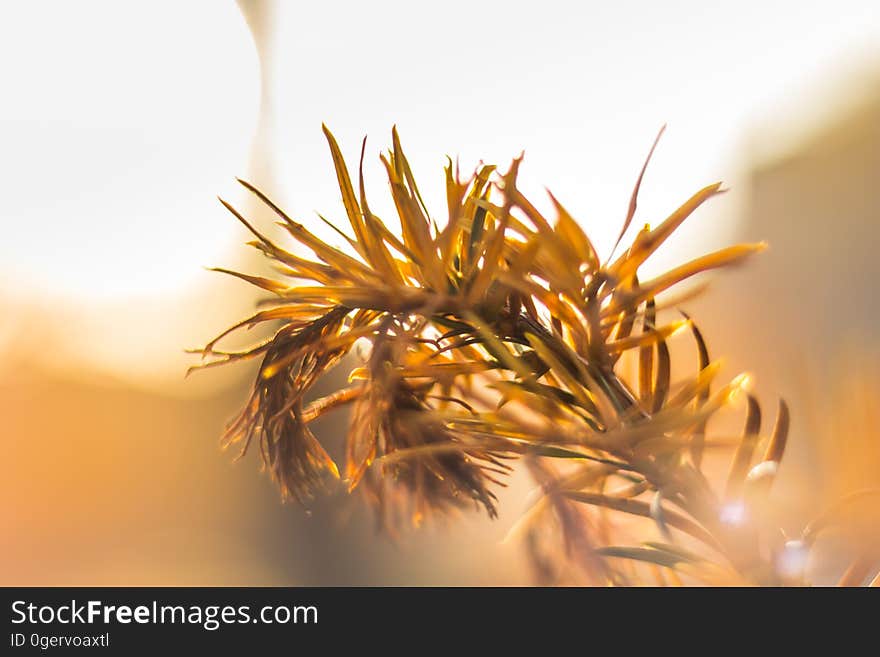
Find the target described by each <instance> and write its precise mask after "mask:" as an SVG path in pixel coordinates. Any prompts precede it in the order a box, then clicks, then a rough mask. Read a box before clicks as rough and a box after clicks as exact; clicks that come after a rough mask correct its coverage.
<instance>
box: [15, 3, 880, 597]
mask: <svg viewBox="0 0 880 657" xmlns="http://www.w3.org/2000/svg"><path fill="white" fill-rule="evenodd" d="M0 54H2V57H0V71H2V75H0V80H2V85H3V99H4V101H3V103H2V105H0V174H2V175H0V181H2V182H0V196H2V204H0V226H2V238H0V418H2V420H0V448H2V451H3V454H4V458H3V459H2V461H0V499H2V502H0V526H2V532H0V556H2V559H0V584H6V585H11V584H32V585H39V584H43V585H47V584H58V585H64V584H94V585H100V584H132V585H134V584H155V585H161V584H168V585H175V584H179V585H187V584H203V585H221V584H229V585H236V584H237V585H247V584H251V585H269V584H274V585H324V584H328V585H329V584H338V585H361V584H372V585H394V584H412V585H421V584H444V585H450V584H451V585H458V584H476V585H482V584H526V583H528V582H529V581H530V573H529V571H528V568H527V566H526V564H525V561H524V559H523V555H522V554H521V552H520V549H519V547H518V546H516V545H510V544H506V543H503V542H502V540H501V539H502V538H503V537H504V535H505V533H506V532H507V530H508V529H509V528H510V526H511V525H512V523H513V522H514V521H515V519H516V518H517V517H518V515H519V514H520V513H521V512H522V510H523V508H524V504H525V499H526V495H527V492H528V482H527V480H526V478H525V477H524V476H523V475H521V474H518V475H516V476H515V477H514V479H513V481H512V485H511V486H510V488H509V489H508V490H507V491H506V492H505V493H504V494H503V495H502V500H501V517H500V518H499V519H498V520H496V521H491V522H490V521H489V520H486V519H485V518H483V517H481V516H479V515H477V514H465V515H464V517H462V518H460V519H456V520H455V521H454V522H452V523H451V526H449V527H445V526H443V525H442V524H440V525H435V526H429V527H428V528H425V529H421V530H419V531H418V532H413V533H409V534H405V535H404V536H402V537H401V538H400V539H399V540H398V541H397V542H391V541H389V540H388V539H386V538H385V537H383V536H380V535H378V534H377V533H376V531H375V529H374V526H373V522H372V518H371V517H370V514H369V513H368V512H367V510H366V509H364V508H363V507H362V506H361V505H360V504H359V503H358V500H357V499H348V498H345V497H344V496H342V495H334V496H331V497H330V498H329V499H326V500H320V501H318V502H316V503H315V505H314V506H313V507H312V509H311V510H310V511H311V512H310V513H307V512H306V511H304V510H303V509H300V508H298V507H296V506H293V505H290V506H284V505H282V504H281V503H280V502H279V500H278V496H277V494H276V491H275V489H274V487H273V486H272V484H271V482H270V481H269V479H268V477H267V476H266V475H264V474H261V473H260V472H259V464H258V460H257V459H256V458H251V456H254V455H251V456H248V457H247V458H245V459H244V461H243V462H237V463H234V462H233V459H232V456H233V455H231V454H224V453H221V452H220V450H219V447H218V438H219V436H220V434H221V432H222V428H223V425H224V424H225V422H226V420H228V419H229V418H230V417H231V416H232V415H233V414H234V413H235V412H236V411H237V410H238V408H239V405H240V404H241V403H242V402H243V401H244V398H245V394H246V391H247V389H248V387H249V384H250V378H251V376H252V374H253V372H252V370H251V369H249V367H248V366H246V365H244V366H235V367H231V368H228V369H225V368H221V369H220V370H213V371H212V372H210V373H196V374H194V375H192V376H190V377H189V378H187V379H184V376H183V374H184V372H185V370H186V368H187V367H188V366H189V365H192V364H193V363H194V362H195V360H196V359H195V358H194V357H192V356H189V355H187V354H185V353H184V351H183V350H184V348H187V347H195V346H201V345H202V344H204V343H205V342H206V341H207V340H208V339H210V338H211V337H213V336H214V335H215V334H216V333H218V332H219V331H220V330H221V329H222V328H225V326H226V325H228V324H230V323H232V322H233V321H235V320H236V319H239V318H241V317H242V316H244V313H246V312H247V311H248V310H249V309H250V308H251V307H252V305H253V303H254V301H255V299H256V297H255V295H254V294H253V293H252V292H251V290H250V289H248V286H246V285H245V284H243V283H241V282H239V281H236V280H233V279H227V278H224V277H223V276H221V275H218V274H213V273H210V272H206V271H204V269H203V267H204V266H215V265H218V266H225V267H230V268H243V269H245V270H257V269H258V268H259V267H260V263H259V262H258V261H257V259H256V257H255V256H254V255H252V254H250V253H249V252H248V250H247V249H246V247H244V246H243V245H242V243H243V242H244V241H245V238H246V235H245V233H244V231H243V229H242V228H241V227H240V225H239V224H237V222H235V221H234V220H233V219H232V217H231V216H229V215H228V214H227V213H226V212H225V211H224V210H223V208H222V207H221V206H220V204H219V203H217V201H216V199H215V196H216V195H218V194H220V195H222V196H223V197H224V198H226V199H227V200H229V201H231V202H233V203H234V204H236V205H238V206H239V207H240V208H242V209H243V210H244V211H245V214H246V215H247V216H249V217H251V218H253V219H254V221H255V223H257V224H260V225H261V226H271V218H270V217H268V216H266V214H265V211H264V210H263V209H262V208H260V207H258V206H257V205H256V204H254V203H253V202H252V201H251V199H249V198H247V197H246V196H244V195H243V194H242V193H241V192H240V191H239V190H238V189H237V188H236V185H235V184H234V177H235V176H243V177H246V178H248V179H249V180H251V181H252V182H254V183H255V184H257V186H259V187H261V188H262V189H264V190H265V191H266V192H268V193H269V195H270V196H272V197H273V198H275V199H276V200H277V201H278V202H279V204H280V205H281V206H282V207H285V208H286V209H287V210H288V211H289V213H290V214H291V215H293V216H296V217H297V218H298V219H299V220H300V221H303V222H304V223H308V224H309V226H310V228H314V230H315V231H316V232H318V233H321V231H322V224H321V223H320V222H319V221H318V220H317V215H316V212H317V211H319V212H321V213H322V214H323V215H324V216H327V217H329V218H331V219H333V218H338V217H339V216H341V214H342V207H341V203H340V200H339V198H338V191H337V189H336V187H335V182H334V176H333V173H332V162H331V160H330V156H329V153H328V152H327V149H326V143H325V142H324V139H323V135H322V134H321V123H322V121H323V122H326V123H327V125H328V126H329V127H330V128H331V129H332V130H333V131H334V133H335V134H336V137H337V139H338V140H339V142H340V144H341V145H342V148H343V151H344V153H345V155H346V157H347V159H348V161H349V163H350V164H353V163H354V162H356V158H357V156H358V154H359V149H360V140H361V139H362V138H363V136H364V135H367V136H368V142H367V154H368V158H367V163H366V177H367V187H368V189H370V188H372V189H373V190H374V191H373V195H372V197H371V199H370V203H371V206H372V207H373V208H374V210H376V211H377V213H378V214H380V215H383V216H387V215H389V214H391V213H390V212H389V211H388V210H389V208H390V207H391V204H390V199H388V198H385V197H386V196H387V195H386V194H384V191H385V184H384V182H383V179H382V171H381V164H380V163H379V160H378V153H379V151H380V150H381V149H384V148H386V147H387V146H388V145H389V142H390V129H391V126H392V125H393V124H397V125H398V127H399V129H400V132H401V136H402V139H403V142H404V146H405V147H406V148H407V153H408V156H409V158H410V161H411V163H412V166H413V169H414V170H415V172H416V175H417V177H418V178H419V179H420V187H421V189H422V192H423V194H424V196H425V197H426V202H427V203H428V206H429V207H437V208H444V207H445V196H444V187H443V176H442V166H443V164H444V161H445V159H444V158H445V156H446V155H449V156H451V157H453V158H455V157H458V158H459V159H460V162H461V166H462V171H463V172H467V171H470V170H471V169H472V168H473V167H474V166H475V165H476V164H477V163H478V162H479V161H480V160H481V159H482V160H484V161H487V162H492V163H497V164H499V165H501V166H502V168H503V167H504V166H506V165H507V163H509V161H510V159H511V158H512V157H514V156H516V155H517V154H519V152H520V151H522V150H523V149H524V150H525V155H526V157H525V162H524V165H523V169H522V174H521V179H522V180H523V181H524V184H523V188H524V190H525V191H526V193H527V195H531V196H533V197H535V198H536V199H541V200H543V199H544V198H545V197H544V196H543V194H544V192H543V189H544V186H547V187H549V188H551V189H552V190H553V192H554V194H555V195H556V196H557V197H558V198H559V199H560V200H561V201H562V202H563V203H564V204H565V205H566V206H567V207H568V209H569V210H571V211H572V213H573V214H574V215H575V216H577V217H579V218H580V220H581V222H582V225H583V226H584V228H585V229H586V230H587V231H588V233H589V234H590V235H591V237H592V238H593V239H594V241H595V242H596V244H597V246H598V247H599V248H600V251H601V252H603V253H607V252H608V250H609V249H610V248H611V245H612V243H613V240H614V238H615V237H616V233H617V231H618V230H619V227H620V224H621V221H622V220H623V217H624V215H625V211H626V207H627V204H628V201H629V195H630V192H631V189H632V185H633V183H634V181H635V178H636V176H637V174H638V171H639V168H640V166H641V164H642V162H643V160H644V157H645V154H646V153H647V150H648V148H649V147H650V144H651V142H652V141H653V139H654V136H655V135H656V133H657V130H658V129H659V128H660V126H661V125H663V124H664V123H666V124H668V129H667V131H666V134H665V135H664V137H663V139H662V141H661V145H660V146H659V148H658V150H657V152H656V154H655V156H654V159H653V161H652V163H651V166H650V168H649V170H648V174H647V175H646V178H645V181H644V183H643V185H642V190H641V195H640V198H639V210H638V214H637V216H636V222H635V223H636V224H640V223H657V222H659V221H661V220H662V219H663V218H664V217H665V216H666V215H667V214H668V213H669V212H670V211H671V210H673V209H674V208H676V207H677V206H678V205H679V204H680V203H681V202H682V201H683V200H685V199H686V198H687V197H688V196H689V195H690V194H691V193H692V192H694V191H695V190H696V189H698V188H700V187H702V186H703V185H705V184H708V183H711V182H714V181H716V180H724V181H725V183H726V185H727V186H728V187H729V188H730V192H729V193H728V194H726V195H724V196H722V197H720V198H718V199H715V200H713V201H712V202H711V203H710V204H709V205H707V206H706V207H704V208H702V209H701V210H700V211H699V212H698V213H697V214H696V215H695V216H694V217H693V218H692V219H691V220H690V221H689V223H688V224H686V226H685V228H683V229H682V231H681V233H680V234H678V235H677V236H676V237H675V238H673V239H672V240H671V241H670V242H669V243H668V245H667V247H666V248H665V250H664V251H663V252H662V253H661V254H658V256H657V258H656V261H655V262H653V263H652V266H653V267H655V268H657V269H660V268H663V267H666V266H669V265H670V264H673V263H677V262H680V261H683V260H685V259H689V258H692V257H696V256H697V255H700V254H701V253H703V252H705V251H706V250H709V249H714V248H720V247H721V246H724V245H727V244H729V243H731V242H735V241H758V240H766V241H768V242H769V243H770V245H771V249H770V250H769V251H768V252H766V253H765V254H763V255H762V256H760V257H759V258H757V259H755V260H753V261H750V263H749V264H748V265H747V266H746V267H745V268H743V269H741V270H737V271H734V272H727V273H724V274H722V275H720V276H717V277H714V278H713V279H712V283H711V287H710V289H709V291H708V292H707V294H706V295H705V296H704V297H702V298H700V299H698V300H695V301H693V302H690V303H689V304H688V310H689V311H690V312H691V313H692V314H693V315H694V316H695V318H696V319H697V320H698V322H699V323H700V325H701V328H702V329H703V332H704V334H705V335H706V337H707V339H708V341H709V345H710V348H711V350H712V353H713V355H715V356H719V355H723V356H724V358H725V363H726V368H725V373H726V374H728V375H729V376H730V377H732V376H733V375H735V374H736V373H738V372H739V371H743V370H748V371H750V372H752V373H754V375H755V378H756V381H757V385H756V388H755V391H756V393H757V394H758V396H759V397H760V398H761V400H762V402H764V403H765V406H766V408H767V411H768V412H767V415H770V414H771V413H770V412H769V411H770V409H772V408H773V405H774V404H775V402H776V398H777V397H779V396H784V397H785V398H786V399H787V400H788V401H789V403H790V404H791V406H792V409H793V431H792V436H791V440H790V450H791V452H790V454H789V455H788V457H787V458H788V461H787V462H786V463H785V464H784V465H783V468H782V471H781V477H782V479H781V481H780V484H781V485H780V486H778V487H777V489H776V492H775V494H776V495H777V497H778V498H779V502H780V509H782V510H784V511H785V512H786V518H788V522H789V523H790V524H791V525H792V526H790V527H786V531H790V532H792V533H794V532H796V531H797V530H798V529H799V523H802V522H804V521H806V520H807V519H808V518H809V517H810V516H811V515H812V514H814V513H815V512H816V510H817V509H818V508H821V506H822V505H823V504H825V503H826V502H827V501H828V500H830V499H832V498H833V497H834V496H836V495H838V494H842V493H845V492H847V491H850V490H855V489H857V488H863V487H867V486H871V485H874V486H877V485H880V446H878V438H877V435H876V433H874V431H875V429H874V427H876V426H877V422H876V421H877V420H880V410H878V402H877V399H878V392H880V380H878V374H880V365H878V363H880V354H878V348H877V345H876V342H875V335H876V324H877V320H878V319H880V317H878V312H880V311H878V309H877V304H876V302H875V296H876V295H875V290H874V287H875V285H874V281H875V277H876V276H877V275H878V274H880V263H878V261H877V259H876V258H875V257H874V243H875V242H876V240H877V239H878V237H880V196H878V192H877V183H878V182H880V12H878V11H877V8H876V5H875V3H873V2H870V1H869V0H849V1H842V2H837V3H833V4H830V3H818V2H816V3H809V2H784V1H781V0H770V1H764V2H753V1H749V2H743V3H739V4H738V5H736V6H735V7H734V6H731V5H722V4H720V3H705V2H697V1H691V0H682V1H679V2H671V3H662V5H661V4H657V3H648V2H618V3H612V4H609V3H592V2H588V3H580V4H577V5H572V3H566V2H556V1H554V0H548V1H546V2H542V3H538V4H535V3H525V2H522V3H520V2H514V1H507V2H503V3H502V2H495V1H491V2H484V3H479V4H477V5H474V4H473V3H466V2H458V1H457V0H452V1H450V2H446V3H443V4H442V5H437V6H436V8H435V7H433V6H431V7H428V6H424V7H421V6H420V7H419V8H418V9H415V8H414V7H413V5H412V4H411V3H404V2H391V1H388V0H382V1H378V2H372V3H324V4H323V5H322V4H321V3H311V4H306V3H299V2H285V1H283V0H239V1H238V2H237V3H236V2H233V0H225V1H223V2H207V1H206V2H197V1H186V2H174V3H172V2H168V1H153V2H150V3H125V6H123V5H122V3H113V2H110V1H109V0H105V1H90V2H89V1H87V2H81V3H64V2H61V1H57V2H45V1H40V0H37V1H34V2H31V3H3V4H2V5H0ZM543 207H547V205H544V206H543ZM324 236H325V237H327V239H328V240H331V241H332V240H333V236H332V235H326V234H324ZM318 428H319V429H320V431H319V432H318V435H319V436H320V437H321V438H322V439H324V440H326V441H327V442H328V443H329V444H330V445H331V446H333V445H338V443H339V440H340V439H341V435H342V432H344V430H345V426H344V418H339V419H338V420H337V421H336V422H335V423H330V424H325V425H323V426H321V427H318ZM340 511H341V512H340ZM846 541H847V537H836V538H835V537H831V538H830V539H829V540H828V543H827V545H823V546H820V547H821V549H822V550H825V553H826V554H830V555H832V556H833V555H835V554H837V553H840V554H843V553H844V552H845V551H846ZM829 563H830V564H832V566H827V565H825V566H823V565H822V564H829ZM833 564H836V561H835V559H833V558H832V559H824V560H820V561H817V563H816V564H815V567H814V568H813V572H812V575H813V577H814V579H815V580H816V581H818V582H824V581H832V580H833V579H834V578H835V577H836V576H837V575H839V573H836V572H835V571H834V568H835V567H836V566H833Z"/></svg>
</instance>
